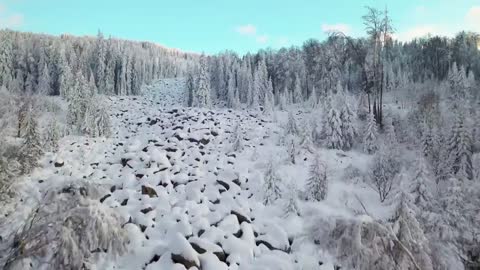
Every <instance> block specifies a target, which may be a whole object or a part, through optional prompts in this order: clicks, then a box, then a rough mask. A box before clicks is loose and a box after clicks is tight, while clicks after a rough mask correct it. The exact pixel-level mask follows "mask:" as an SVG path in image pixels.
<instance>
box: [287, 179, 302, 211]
mask: <svg viewBox="0 0 480 270" xmlns="http://www.w3.org/2000/svg"><path fill="white" fill-rule="evenodd" d="M285 193H286V194H285V196H283V197H284V198H285V200H286V202H285V207H284V212H285V216H286V217H288V216H291V215H293V216H298V214H299V212H300V211H299V206H298V196H297V193H298V190H297V187H296V186H295V184H293V183H292V184H289V185H288V187H287V189H286V190H285Z"/></svg>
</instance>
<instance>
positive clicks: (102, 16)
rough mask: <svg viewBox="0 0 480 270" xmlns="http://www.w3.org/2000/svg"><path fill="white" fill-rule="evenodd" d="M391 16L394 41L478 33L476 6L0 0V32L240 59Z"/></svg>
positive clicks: (299, 0) (346, 0) (468, 1)
mask: <svg viewBox="0 0 480 270" xmlns="http://www.w3.org/2000/svg"><path fill="white" fill-rule="evenodd" d="M366 5H369V6H373V7H377V8H380V9H383V8H384V7H385V6H387V7H388V8H389V10H390V13H391V16H392V19H393V23H394V26H395V29H396V32H397V33H396V35H397V37H398V38H399V39H402V40H408V39H411V38H412V37H415V36H422V35H425V34H427V33H433V34H443V35H452V34H453V33H455V32H458V31H459V30H461V29H467V30H473V31H477V32H480V0H456V1H453V0H416V1H415V0H403V1H398V0H396V1H393V0H391V1H386V0H383V1H380V0H377V1H374V0H365V1H354V0H331V1H323V0H296V1H291V0H290V1H282V0H235V1H232V0H223V1H221V0H169V1H164V0H157V1H155V0H136V1H122V0H116V1H114V0H82V1H74V0H72V1H70V0H0V28H3V27H8V28H12V29H16V30H21V31H31V32H43V33H50V34H56V35H58V34H61V33H70V34H74V35H95V34H96V33H97V31H98V29H100V30H102V32H104V33H105V34H106V35H107V36H108V35H113V36H116V37H120V38H126V39H134V40H147V41H152V42H156V43H159V44H162V45H165V46H167V47H173V48H178V49H181V50H185V51H194V52H206V53H216V52H219V51H222V50H225V49H229V50H234V51H236V52H239V53H245V52H247V51H256V50H258V49H261V48H267V47H272V48H278V47H281V46H289V45H301V44H302V42H303V41H304V40H306V39H308V38H319V39H323V38H324V37H325V35H326V34H325V31H327V30H331V29H340V30H343V31H344V32H347V33H348V34H350V35H352V36H362V35H364V30H363V24H362V21H361V16H362V15H363V14H364V13H365V9H364V6H366Z"/></svg>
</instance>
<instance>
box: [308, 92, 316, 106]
mask: <svg viewBox="0 0 480 270" xmlns="http://www.w3.org/2000/svg"><path fill="white" fill-rule="evenodd" d="M308 104H309V105H310V107H311V108H312V109H316V108H317V106H318V99H317V90H316V89H315V87H313V88H312V92H311V93H310V97H309V98H308Z"/></svg>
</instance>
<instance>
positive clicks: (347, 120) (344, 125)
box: [340, 98, 357, 150]
mask: <svg viewBox="0 0 480 270" xmlns="http://www.w3.org/2000/svg"><path fill="white" fill-rule="evenodd" d="M340 122H341V126H340V129H341V133H342V149H344V150H350V149H351V148H352V147H353V144H354V141H355V138H356V136H357V130H356V128H355V123H354V114H353V111H352V109H351V107H350V104H349V102H348V100H347V99H346V98H344V102H343V106H342V110H341V111H340Z"/></svg>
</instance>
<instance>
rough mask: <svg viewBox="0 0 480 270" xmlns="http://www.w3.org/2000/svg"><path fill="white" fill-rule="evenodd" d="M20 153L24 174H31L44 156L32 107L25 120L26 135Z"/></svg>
mask: <svg viewBox="0 0 480 270" xmlns="http://www.w3.org/2000/svg"><path fill="white" fill-rule="evenodd" d="M20 152H21V160H20V163H21V165H22V173H29V172H31V171H32V170H33V168H35V167H36V166H37V162H38V159H39V158H40V156H41V155H42V154H43V150H42V144H41V142H40V134H39V130H38V123H37V119H36V117H35V112H34V111H33V108H32V107H31V108H30V109H29V111H28V113H27V116H26V118H25V133H24V134H23V144H22V146H21V148H20Z"/></svg>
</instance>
